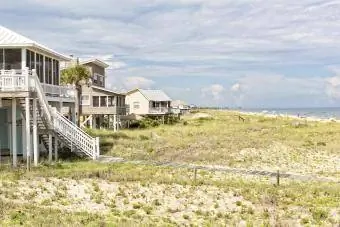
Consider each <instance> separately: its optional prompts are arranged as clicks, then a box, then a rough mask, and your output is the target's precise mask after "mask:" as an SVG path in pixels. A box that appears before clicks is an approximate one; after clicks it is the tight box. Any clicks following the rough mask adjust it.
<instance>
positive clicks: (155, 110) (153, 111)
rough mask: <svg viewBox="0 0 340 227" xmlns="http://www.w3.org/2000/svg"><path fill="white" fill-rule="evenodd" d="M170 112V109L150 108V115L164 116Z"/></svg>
mask: <svg viewBox="0 0 340 227" xmlns="http://www.w3.org/2000/svg"><path fill="white" fill-rule="evenodd" d="M169 111H170V108H169V107H150V108H149V113H151V114H156V113H159V114H164V113H168V112H169Z"/></svg>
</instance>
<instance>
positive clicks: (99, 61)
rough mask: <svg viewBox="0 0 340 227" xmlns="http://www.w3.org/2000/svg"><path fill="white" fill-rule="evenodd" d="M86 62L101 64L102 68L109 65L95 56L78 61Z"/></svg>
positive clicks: (83, 63)
mask: <svg viewBox="0 0 340 227" xmlns="http://www.w3.org/2000/svg"><path fill="white" fill-rule="evenodd" d="M88 63H93V64H96V65H98V66H101V67H103V68H107V67H109V66H110V65H108V64H106V63H105V62H103V61H101V60H99V59H96V58H95V59H90V60H86V61H82V62H80V64H81V65H85V64H88Z"/></svg>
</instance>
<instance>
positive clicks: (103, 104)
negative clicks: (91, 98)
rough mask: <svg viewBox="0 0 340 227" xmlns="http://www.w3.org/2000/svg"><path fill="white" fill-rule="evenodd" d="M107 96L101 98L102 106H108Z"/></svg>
mask: <svg viewBox="0 0 340 227" xmlns="http://www.w3.org/2000/svg"><path fill="white" fill-rule="evenodd" d="M106 99H107V97H106V96H100V106H106Z"/></svg>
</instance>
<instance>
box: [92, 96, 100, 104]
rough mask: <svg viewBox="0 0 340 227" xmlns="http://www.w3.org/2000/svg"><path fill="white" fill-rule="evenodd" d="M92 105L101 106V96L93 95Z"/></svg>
mask: <svg viewBox="0 0 340 227" xmlns="http://www.w3.org/2000/svg"><path fill="white" fill-rule="evenodd" d="M92 105H93V106H94V107H98V106H99V96H93V97H92Z"/></svg>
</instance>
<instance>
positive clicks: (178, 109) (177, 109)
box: [171, 100, 191, 114]
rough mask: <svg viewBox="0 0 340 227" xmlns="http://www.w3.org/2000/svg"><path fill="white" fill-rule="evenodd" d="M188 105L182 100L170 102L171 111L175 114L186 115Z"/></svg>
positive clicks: (188, 108)
mask: <svg viewBox="0 0 340 227" xmlns="http://www.w3.org/2000/svg"><path fill="white" fill-rule="evenodd" d="M190 109H191V108H190V105H188V104H186V103H185V102H184V101H182V100H174V101H172V102H171V111H172V113H175V114H186V113H189V112H190Z"/></svg>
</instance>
